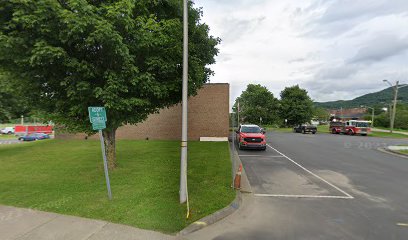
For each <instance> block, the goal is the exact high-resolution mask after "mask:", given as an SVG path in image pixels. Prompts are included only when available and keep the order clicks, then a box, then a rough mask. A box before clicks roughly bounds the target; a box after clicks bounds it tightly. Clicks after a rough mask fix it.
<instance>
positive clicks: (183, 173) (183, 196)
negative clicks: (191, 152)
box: [180, 0, 188, 215]
mask: <svg viewBox="0 0 408 240" xmlns="http://www.w3.org/2000/svg"><path fill="white" fill-rule="evenodd" d="M187 4H188V0H183V100H182V111H183V113H182V127H181V160H180V203H185V202H187V204H188V191H187V96H188V95H187V91H188V85H187V84H188V5H187ZM187 215H188V213H187Z"/></svg>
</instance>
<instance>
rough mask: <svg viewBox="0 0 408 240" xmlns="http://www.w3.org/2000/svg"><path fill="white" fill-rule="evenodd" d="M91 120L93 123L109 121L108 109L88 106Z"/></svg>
mask: <svg viewBox="0 0 408 240" xmlns="http://www.w3.org/2000/svg"><path fill="white" fill-rule="evenodd" d="M88 112H89V121H91V123H100V122H103V123H105V122H106V121H108V118H107V117H106V110H105V108H104V107H88Z"/></svg>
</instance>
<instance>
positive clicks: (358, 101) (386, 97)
mask: <svg viewBox="0 0 408 240" xmlns="http://www.w3.org/2000/svg"><path fill="white" fill-rule="evenodd" d="M400 86H405V85H400ZM393 96H394V93H393V90H392V88H391V87H389V88H386V89H384V90H382V91H379V92H375V93H369V94H366V95H363V96H360V97H357V98H355V99H353V100H339V101H332V102H315V106H316V107H322V108H326V109H335V108H341V107H342V108H354V107H360V106H362V105H365V106H374V105H378V104H384V106H386V105H387V104H389V103H391V102H392V99H393ZM398 101H400V102H404V103H408V87H404V88H401V89H399V90H398Z"/></svg>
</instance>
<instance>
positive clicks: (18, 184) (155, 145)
mask: <svg viewBox="0 0 408 240" xmlns="http://www.w3.org/2000/svg"><path fill="white" fill-rule="evenodd" d="M179 152H180V147H179V142H175V141H130V140H129V141H125V140H123V141H118V143H117V158H118V162H119V166H118V168H117V169H115V170H114V171H111V172H110V180H111V186H112V195H113V200H112V201H109V200H108V199H107V191H106V185H105V178H104V173H103V164H102V157H101V149H100V142H99V141H91V140H88V141H84V140H82V141H80V140H77V141H63V140H44V141H39V142H33V143H25V144H18V145H7V146H0V172H1V174H0V204H5V205H12V206H17V207H27V208H34V209H38V210H43V211H50V212H56V213H62V214H68V215H76V216H82V217H87V218H95V219H102V220H107V221H110V222H115V223H121V224H127V225H131V226H136V227H140V228H145V229H152V230H158V231H162V232H165V233H174V232H176V231H179V230H181V229H183V228H184V227H185V226H187V225H188V224H190V223H192V222H193V221H196V220H198V219H200V218H202V217H204V216H206V215H208V214H211V213H213V212H215V211H217V210H219V209H221V208H223V207H225V206H226V205H228V204H229V203H230V202H231V201H233V199H234V197H235V192H234V191H233V190H232V189H231V188H230V185H231V161H230V155H229V150H228V144H227V143H225V142H224V143H212V142H190V143H189V162H188V186H189V197H190V208H191V215H190V219H188V220H186V206H185V204H183V205H180V204H179V193H178V191H179V169H180V167H179V165H180V164H179V162H180V161H179V159H180V153H179Z"/></svg>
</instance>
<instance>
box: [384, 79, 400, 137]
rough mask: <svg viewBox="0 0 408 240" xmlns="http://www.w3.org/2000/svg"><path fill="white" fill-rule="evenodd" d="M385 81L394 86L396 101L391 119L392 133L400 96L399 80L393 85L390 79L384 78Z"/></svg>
mask: <svg viewBox="0 0 408 240" xmlns="http://www.w3.org/2000/svg"><path fill="white" fill-rule="evenodd" d="M383 82H385V83H388V85H390V86H391V87H392V89H393V92H394V102H393V107H392V114H391V119H390V133H392V131H393V130H394V122H395V115H396V112H397V97H398V89H399V87H398V84H399V81H397V82H396V83H395V86H393V85H392V84H391V83H390V81H388V80H387V79H384V80H383Z"/></svg>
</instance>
